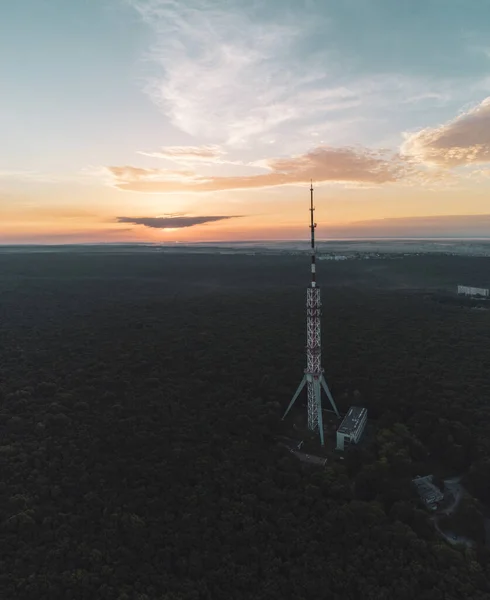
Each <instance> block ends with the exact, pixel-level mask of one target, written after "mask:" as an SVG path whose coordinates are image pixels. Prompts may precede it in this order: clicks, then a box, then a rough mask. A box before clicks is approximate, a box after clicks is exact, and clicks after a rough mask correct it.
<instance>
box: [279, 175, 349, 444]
mask: <svg viewBox="0 0 490 600" xmlns="http://www.w3.org/2000/svg"><path fill="white" fill-rule="evenodd" d="M314 210H315V207H314V205H313V181H312V182H311V185H310V231H311V284H310V286H309V287H308V288H307V289H306V369H305V370H304V375H303V379H302V380H301V382H300V384H299V386H298V388H297V390H296V392H295V394H294V396H293V398H292V400H291V402H290V403H289V406H288V407H287V409H286V412H285V413H284V416H283V417H282V418H283V419H284V418H285V416H286V415H287V414H288V412H289V410H290V409H291V407H292V406H293V404H294V403H295V401H296V399H297V398H298V396H299V395H300V393H301V391H302V389H303V388H304V386H305V385H306V384H308V385H307V392H308V429H310V430H311V431H315V430H316V429H318V431H319V434H320V442H321V444H322V446H323V445H324V437H323V414H322V388H323V390H324V392H325V394H326V395H327V398H328V399H329V401H330V404H331V405H332V408H333V410H334V412H335V414H336V415H337V417H340V415H339V411H338V410H337V406H336V405H335V402H334V399H333V398H332V394H331V393H330V390H329V388H328V385H327V382H326V380H325V376H324V374H323V373H324V370H323V368H322V347H321V306H322V302H321V297H320V288H319V287H317V285H316V264H315V257H316V250H315V228H316V223H315V219H314V216H313V213H314Z"/></svg>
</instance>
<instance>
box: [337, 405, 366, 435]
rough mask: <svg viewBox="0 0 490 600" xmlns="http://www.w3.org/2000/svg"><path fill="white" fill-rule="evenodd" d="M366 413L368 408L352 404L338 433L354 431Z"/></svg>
mask: <svg viewBox="0 0 490 600" xmlns="http://www.w3.org/2000/svg"><path fill="white" fill-rule="evenodd" d="M366 413H367V409H365V408H363V407H361V406H351V407H350V408H349V410H348V411H347V414H346V415H345V417H344V418H343V420H342V423H341V424H340V427H339V428H338V430H337V431H338V433H347V434H349V433H354V431H356V429H357V428H358V427H359V425H360V424H361V421H362V419H363V418H364V416H365V414H366Z"/></svg>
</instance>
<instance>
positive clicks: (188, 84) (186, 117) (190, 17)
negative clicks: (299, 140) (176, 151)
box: [131, 0, 362, 145]
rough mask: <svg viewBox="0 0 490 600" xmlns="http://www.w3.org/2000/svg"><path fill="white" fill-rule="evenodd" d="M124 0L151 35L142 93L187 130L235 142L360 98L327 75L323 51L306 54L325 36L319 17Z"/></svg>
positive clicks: (329, 65)
mask: <svg viewBox="0 0 490 600" xmlns="http://www.w3.org/2000/svg"><path fill="white" fill-rule="evenodd" d="M131 3H132V4H133V6H134V7H135V8H136V9H137V11H138V12H139V13H140V15H141V17H142V18H143V19H144V21H145V22H146V23H148V24H149V25H150V26H151V27H152V28H153V30H154V31H155V32H156V35H157V40H158V41H157V43H156V44H155V47H154V48H153V50H152V51H151V53H150V58H151V60H152V61H153V62H154V64H155V65H157V72H156V74H155V76H154V77H153V79H151V81H150V82H149V83H148V85H147V87H146V91H147V93H148V94H149V95H150V97H151V99H152V100H153V101H154V102H155V103H156V104H157V105H158V106H159V107H160V108H161V110H162V111H163V112H164V113H165V114H166V115H167V116H168V117H169V119H170V121H171V122H172V124H173V125H174V126H176V127H177V128H179V129H180V130H182V131H184V132H186V133H188V134H191V135H193V136H201V137H204V138H207V139H212V140H213V141H217V142H220V143H227V144H231V145H240V144H241V143H243V142H244V141H246V140H248V139H249V138H250V137H251V136H254V137H256V136H258V135H263V134H265V133H267V132H268V131H271V130H273V129H275V128H277V127H278V126H280V125H282V124H284V123H286V122H289V121H298V120H307V119H308V118H311V116H312V115H315V116H318V115H323V116H325V115H327V114H328V113H331V112H335V111H339V110H345V109H349V108H354V107H356V106H359V104H360V103H361V101H362V96H361V95H360V94H359V91H360V90H359V89H351V88H350V87H349V86H347V87H346V86H344V85H343V84H342V83H341V82H339V81H336V80H334V78H333V70H334V68H335V67H334V65H335V61H334V60H331V61H329V56H330V53H329V51H328V49H325V48H324V49H323V52H322V54H321V56H320V55H314V54H311V53H309V54H307V55H306V58H305V48H306V45H307V43H308V39H311V36H312V35H315V34H320V35H325V30H326V26H327V23H326V22H324V20H322V19H321V18H319V17H317V18H315V20H313V19H312V18H311V17H310V16H308V13H305V12H303V13H298V12H296V13H294V14H293V13H289V12H288V9H287V8H286V7H285V8H284V10H281V13H280V14H276V15H275V18H274V20H271V19H270V18H269V20H267V19H264V18H263V15H262V18H258V17H257V14H256V12H257V11H256V10H255V8H257V7H251V6H248V5H246V4H245V5H244V4H243V3H242V4H239V3H237V2H233V1H230V2H228V3H226V4H219V3H217V2H213V1H212V0H131ZM252 9H253V10H252ZM337 70H338V69H337ZM337 74H338V73H337Z"/></svg>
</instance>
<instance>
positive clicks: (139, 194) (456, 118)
mask: <svg viewBox="0 0 490 600" xmlns="http://www.w3.org/2000/svg"><path fill="white" fill-rule="evenodd" d="M489 22H490V4H489V3H488V2H486V1H485V0H473V2H472V3H471V10H469V8H468V4H467V2H464V1H463V0H452V1H451V2H450V3H447V2H444V1H443V0H413V2H410V3H408V2H406V3H397V2H393V0H343V1H342V2H322V1H320V0H302V1H294V2H293V1H292V0H285V1H283V2H278V1H277V0H273V1H271V2H268V3H240V2H237V1H236V0H231V1H230V0H221V1H219V0H86V2H84V3H76V2H66V0H46V1H45V2H39V1H38V0H17V1H16V2H10V3H8V4H6V5H5V6H2V7H1V8H0V33H1V35H0V56H1V57H2V58H1V59H0V76H1V77H2V81H4V82H6V85H5V86H4V88H3V90H2V95H1V97H0V108H1V110H0V130H1V131H2V139H3V140H4V144H3V145H2V147H1V148H0V243H3V244H11V243H80V242H144V241H148V242H166V241H174V240H175V239H179V240H180V241H192V242H199V241H203V242H204V241H210V240H213V241H216V240H224V241H229V240H238V241H239V240H259V239H266V240H273V239H298V238H304V237H306V235H307V232H306V227H307V221H308V215H307V212H306V211H307V208H308V198H309V194H308V186H309V181H310V179H313V181H314V186H315V190H316V192H315V200H316V205H317V212H316V220H317V222H318V234H319V237H320V238H321V237H326V236H327V235H328V236H332V237H337V238H339V237H343V238H348V237H377V236H386V237H396V236H400V237H409V236H413V235H415V233H414V232H418V233H419V235H420V236H421V237H431V236H434V237H444V236H447V237H459V236H461V237H489V236H490V234H489V232H490V203H489V201H488V195H489V191H490V75H489V69H490V42H489V40H488V23H489Z"/></svg>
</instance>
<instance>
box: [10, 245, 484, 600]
mask: <svg viewBox="0 0 490 600" xmlns="http://www.w3.org/2000/svg"><path fill="white" fill-rule="evenodd" d="M489 273H490V258H474V257H473V258H472V257H457V256H443V255H436V254H434V255H426V256H412V257H404V258H403V259H400V260H384V259H382V258H380V259H378V260H369V261H362V260H358V261H355V260H352V261H344V262H341V263H335V262H333V261H323V262H321V264H320V265H319V267H318V281H319V284H320V286H321V289H322V300H323V318H322V335H323V363H324V367H325V372H326V377H327V380H328V382H329V385H330V387H331V390H332V393H333V395H334V398H335V399H336V400H337V403H338V405H339V408H340V410H341V412H345V411H346V410H347V409H348V407H349V406H350V405H351V404H352V403H353V401H354V400H355V402H357V403H360V404H361V405H363V406H366V407H367V408H368V412H369V418H370V425H369V429H370V433H369V436H368V438H369V439H366V442H365V443H363V444H361V445H360V446H358V447H354V448H351V449H350V451H349V452H347V453H346V454H345V459H344V460H335V459H333V458H332V459H329V460H328V462H327V464H326V466H325V467H323V468H318V467H312V466H308V465H304V464H303V463H301V462H300V461H298V460H297V459H296V458H295V457H294V456H293V455H292V454H291V453H288V452H287V451H285V450H284V448H281V447H280V446H279V445H278V444H277V442H276V436H277V435H278V434H284V433H288V432H289V433H291V432H292V431H293V428H292V423H293V422H294V420H295V419H296V418H301V415H302V414H303V412H304V410H305V409H304V403H303V406H301V403H299V405H298V406H297V407H295V408H294V410H293V411H292V412H293V413H294V414H293V415H292V416H291V419H290V420H289V421H287V420H286V421H284V422H282V421H281V417H282V414H283V412H284V409H285V407H286V406H287V404H288V402H289V400H290V398H291V395H292V393H293V392H294V390H295V389H296V386H297V385H298V383H299V379H300V378H301V376H302V373H303V369H304V366H305V356H304V352H305V341H306V340H305V310H304V302H305V295H306V292H305V287H306V285H307V284H308V274H309V268H308V261H307V260H305V258H304V257H301V256H260V255H257V256H244V255H243V256H242V255H237V256H229V255H228V256H225V255H218V254H216V255H211V254H209V255H179V254H172V255H166V254H165V253H164V252H162V253H148V254H145V253H141V252H140V253H137V254H136V253H133V254H132V253H130V252H127V253H120V254H117V253H113V254H107V255H105V254H103V255H100V254H99V255H93V254H84V253H83V252H79V253H77V252H71V253H63V252H53V253H46V254H25V253H22V252H18V253H15V252H10V253H8V254H2V253H0V473H1V477H0V545H1V549H2V550H1V552H0V598H5V599H15V600H58V599H59V600H61V599H63V600H65V599H66V600H99V599H100V600H102V599H104V600H106V599H107V600H230V599H233V600H242V599H243V600H245V599H247V600H248V599H250V598H253V599H254V600H275V599H281V600H284V599H288V598H291V599H293V598H294V599H295V600H308V599H310V598H314V599H321V598H328V599H329V600H330V599H332V600H355V599H363V600H364V599H366V600H371V599H372V600H393V598H396V599H397V600H413V599H414V598H417V600H459V599H467V600H468V599H476V600H488V598H489V597H490V549H489V548H488V547H487V545H486V543H485V542H486V540H485V535H484V531H483V529H482V527H481V523H482V521H483V517H484V516H485V511H486V510H487V508H486V507H489V506H490V437H489V431H490V404H489V398H490V378H489V377H488V372H489V364H490V343H489V341H490V333H489V332H490V310H488V309H487V308H486V307H485V305H482V303H481V302H480V305H479V306H477V307H475V306H473V305H471V303H468V302H467V301H466V300H464V301H463V300H461V301H459V299H458V298H457V297H455V296H454V291H455V289H456V286H457V285H458V284H464V285H475V286H481V285H483V286H484V285H485V284H486V283H487V279H488V277H489V275H488V274H489ZM307 442H308V443H309V444H310V446H311V448H312V449H313V450H315V444H316V443H317V442H315V440H314V439H313V438H312V439H311V440H308V441H307ZM316 451H318V452H320V451H321V449H320V448H316ZM433 472H434V473H435V474H436V476H438V477H443V476H446V475H447V476H453V475H462V476H463V481H464V484H465V487H466V489H467V490H469V491H470V493H471V497H468V498H466V499H465V503H464V506H463V508H464V510H463V512H462V513H461V514H460V516H459V517H458V518H459V520H460V521H463V522H462V523H459V524H458V523H456V524H453V525H454V527H455V528H456V530H457V529H458V527H461V528H462V529H464V530H465V531H467V529H468V526H470V528H471V527H472V529H473V531H471V533H472V535H473V539H474V540H475V542H476V543H475V546H474V547H473V548H467V547H464V546H459V545H456V546H452V545H450V544H448V543H447V542H446V541H445V540H444V539H443V538H442V537H441V536H440V535H439V534H438V532H437V531H436V529H435V528H434V526H433V523H432V522H431V515H430V514H429V513H428V512H427V511H426V510H424V508H423V507H422V505H421V504H420V503H419V501H418V499H417V496H416V494H415V492H414V489H413V488H412V485H411V483H410V481H411V478H412V477H414V476H416V475H419V474H420V475H425V474H428V473H433ZM475 524H478V525H475Z"/></svg>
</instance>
